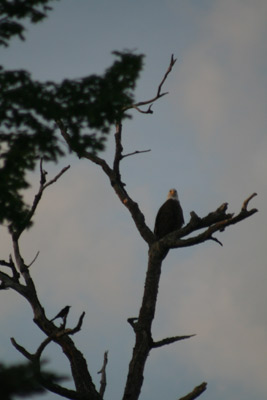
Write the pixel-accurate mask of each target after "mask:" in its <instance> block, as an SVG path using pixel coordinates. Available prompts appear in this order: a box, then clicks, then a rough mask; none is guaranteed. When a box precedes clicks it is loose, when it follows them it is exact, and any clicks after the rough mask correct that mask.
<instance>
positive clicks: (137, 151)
mask: <svg viewBox="0 0 267 400" xmlns="http://www.w3.org/2000/svg"><path fill="white" fill-rule="evenodd" d="M149 151H151V149H148V150H136V151H133V152H132V153H127V154H123V155H122V158H125V157H130V156H134V155H135V154H141V153H148V152H149Z"/></svg>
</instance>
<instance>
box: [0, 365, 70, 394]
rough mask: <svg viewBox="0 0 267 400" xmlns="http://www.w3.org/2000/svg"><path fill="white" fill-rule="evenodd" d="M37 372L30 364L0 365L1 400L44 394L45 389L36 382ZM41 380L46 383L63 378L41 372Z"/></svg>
mask: <svg viewBox="0 0 267 400" xmlns="http://www.w3.org/2000/svg"><path fill="white" fill-rule="evenodd" d="M38 376H39V372H38V369H37V368H34V367H33V365H32V363H23V364H16V365H12V366H8V367H7V366H5V365H4V364H2V363H0V393H1V399H2V400H12V399H13V398H15V396H19V397H26V398H29V397H30V396H31V395H34V394H36V393H39V394H40V393H44V392H45V389H44V388H43V387H42V386H41V384H40V383H39V380H38ZM42 379H43V380H45V381H46V382H53V383H55V382H59V381H61V380H62V379H66V378H64V377H59V376H58V375H56V374H54V373H51V372H43V373H42Z"/></svg>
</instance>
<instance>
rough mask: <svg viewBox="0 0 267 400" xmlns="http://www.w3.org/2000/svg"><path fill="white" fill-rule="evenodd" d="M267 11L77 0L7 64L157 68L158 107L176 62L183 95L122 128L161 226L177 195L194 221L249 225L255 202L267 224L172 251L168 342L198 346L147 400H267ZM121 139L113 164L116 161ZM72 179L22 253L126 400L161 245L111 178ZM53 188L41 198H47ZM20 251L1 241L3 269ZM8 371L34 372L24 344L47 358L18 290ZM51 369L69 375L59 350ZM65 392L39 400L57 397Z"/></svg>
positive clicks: (171, 363) (5, 355)
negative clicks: (151, 247) (132, 60)
mask: <svg viewBox="0 0 267 400" xmlns="http://www.w3.org/2000/svg"><path fill="white" fill-rule="evenodd" d="M266 12H267V3H266V1H265V0H213V1H211V0H210V1H208V0H206V1H205V0H204V1H196V0H183V1H173V0H169V1H162V0H161V1H159V0H154V1H130V0H124V1H123V0H117V1H116V0H113V1H107V0H106V1H101V0H98V1H96V0H95V1H81V0H76V1H71V0H65V1H60V2H59V3H55V7H54V11H52V12H51V13H50V16H49V18H48V19H47V20H45V21H44V22H43V23H41V24H39V25H37V26H33V27H30V28H29V30H28V35H27V40H26V42H19V41H17V40H14V41H13V45H12V46H11V47H10V48H9V49H7V50H6V49H3V50H1V52H0V57H1V61H2V63H3V64H4V66H6V67H8V68H12V69H19V68H25V69H27V70H29V71H30V72H32V74H33V76H34V78H36V79H40V80H51V79H53V80H55V81H61V80H62V79H64V78H74V77H75V78H76V77H77V78H78V77H82V76H85V75H88V74H91V73H102V72H103V71H104V70H105V69H106V68H107V67H109V66H110V65H111V63H112V60H113V56H112V55H111V52H112V51H113V50H124V49H130V50H134V49H135V50H136V52H138V53H143V54H145V55H146V58H145V65H144V69H143V71H142V74H141V78H140V80H139V82H138V87H137V90H136V100H138V101H141V100H146V99H149V98H151V97H153V96H154V95H155V92H156V90H157V85H158V84H159V82H160V81H161V79H162V77H163V75H164V73H165V71H166V68H167V66H168V64H169V60H170V57H171V54H172V53H173V54H174V55H175V57H176V58H177V62H176V64H175V67H174V69H173V71H172V73H171V75H170V76H169V78H168V81H167V82H166V85H165V89H164V90H166V91H169V95H168V96H165V97H164V98H162V99H160V100H159V101H158V102H157V103H155V104H154V106H153V110H154V114H153V115H143V114H139V113H133V119H132V120H130V121H127V122H125V124H124V127H123V135H124V136H123V144H124V148H125V152H126V153H128V152H132V151H135V150H145V149H151V152H150V153H144V154H141V155H136V156H133V157H129V158H126V159H125V160H124V161H123V163H122V180H123V181H124V182H126V183H127V190H128V192H129V194H130V196H131V197H132V198H133V200H135V201H137V202H138V203H139V206H140V208H141V210H142V211H143V213H144V215H145V218H146V221H147V223H148V225H149V226H150V227H151V229H153V224H154V219H155V215H156V213H157V210H158V208H159V207H160V205H161V204H162V203H163V202H164V201H165V198H166V195H167V192H168V190H169V189H170V188H172V187H175V188H177V190H178V193H179V197H180V201H181V205H182V207H183V210H184V215H185V220H186V222H187V221H188V220H189V214H190V211H192V210H194V211H195V212H196V213H197V214H198V215H199V216H201V217H202V216H205V215H206V214H207V213H209V212H211V211H214V210H215V209H216V208H217V207H218V206H219V205H221V204H222V203H224V202H228V203H229V212H234V213H238V212H239V210H240V208H241V205H242V203H243V201H244V200H245V199H246V198H247V197H248V196H249V195H250V194H252V193H253V192H257V193H258V196H257V197H256V198H254V199H253V200H252V202H251V203H250V206H249V207H250V208H254V207H256V208H258V209H259V213H257V214H255V215H254V216H252V217H251V218H249V219H247V220H245V221H242V222H241V223H240V224H237V225H235V226H232V227H229V228H228V229H227V230H226V231H225V232H223V233H220V234H219V235H218V236H217V237H218V239H219V240H220V241H222V242H223V247H220V246H219V245H218V244H216V243H215V242H210V243H205V244H202V245H199V246H197V247H192V248H190V249H180V250H179V249H178V250H172V251H171V252H170V253H169V255H168V257H167V258H166V260H165V263H164V266H163V272H162V280H161V285H160V290H159V298H158V305H157V312H156V318H155V322H154V325H153V336H154V338H155V340H159V339H162V338H164V337H167V336H175V335H185V334H197V336H196V337H194V338H192V339H190V340H187V341H183V342H178V343H177V344H173V345H170V346H168V347H164V348H161V349H155V350H153V351H152V352H151V355H150V357H149V359H148V363H147V365H146V369H145V383H144V386H143V389H142V393H141V397H140V399H141V400H151V399H153V400H162V399H166V400H167V399H170V400H177V399H178V398H180V397H182V396H183V395H185V394H187V393H188V392H190V391H191V390H192V389H193V388H194V387H195V386H196V385H198V384H200V383H201V382H203V381H207V382H208V389H207V391H206V392H205V394H203V395H202V396H201V397H200V398H201V399H202V398H203V400H204V399H205V400H213V399H216V400H226V399H233V400H241V399H242V400H251V399H252V398H253V399H263V398H267V386H266V379H267V317H266V304H267V290H266V286H267V268H266V267H267V262H266V244H267V243H266V237H267V228H266V226H267V213H266V197H267V183H266V177H267V157H266V152H267V135H266V125H267V124H266V116H265V115H266V70H267V69H266ZM112 152H113V134H111V136H110V140H109V142H108V148H107V149H106V151H105V152H104V153H103V154H102V156H103V157H105V158H106V159H107V160H108V161H109V162H110V161H111V160H112V154H113V153H112ZM69 163H70V164H71V169H70V170H69V171H68V172H67V173H66V174H65V175H64V176H63V177H62V178H61V180H60V181H58V183H57V184H56V185H53V187H50V188H49V189H48V190H47V191H46V192H45V195H44V198H43V200H42V202H41V204H40V206H39V208H38V210H37V213H36V216H35V225H34V227H33V228H32V229H31V230H30V231H28V232H26V233H25V234H24V236H23V237H22V240H21V250H22V252H23V256H24V258H25V260H26V261H27V262H30V261H31V260H32V259H33V258H34V256H35V254H36V252H37V251H40V255H39V257H38V259H37V260H36V262H35V263H34V264H33V265H32V267H31V270H32V276H33V278H34V280H35V283H36V286H37V289H38V291H39V297H40V300H41V302H42V304H43V305H44V307H45V309H46V313H47V316H49V317H50V316H51V318H52V317H53V316H54V315H55V314H56V313H57V312H58V311H59V310H60V309H61V308H63V307H64V306H65V305H67V304H70V305H72V308H71V311H70V316H69V319H68V322H69V324H70V326H73V325H75V324H76V323H77V320H78V318H79V316H80V314H81V313H82V311H85V312H86V317H85V320H84V324H83V329H82V331H81V332H80V333H78V334H76V336H75V338H74V339H75V342H76V344H77V346H78V348H79V349H80V350H81V351H82V352H83V353H84V355H85V357H86V358H87V362H88V366H89V369H90V372H91V374H92V376H93V379H94V382H95V384H96V386H97V387H98V386H99V375H97V371H98V370H99V369H100V367H101V365H102V360H103V354H104V351H105V350H109V364H108V368H107V379H108V384H107V390H106V394H105V399H107V400H115V399H116V400H117V399H120V398H121V397H122V393H123V389H124V384H125V378H126V374H127V368H128V363H129V361H130V357H131V353H132V347H133V345H134V335H133V332H132V328H131V327H130V325H129V324H128V323H127V318H128V317H133V316H137V315H138V311H139V307H140V304H141V297H142V290H143V284H144V279H145V272H146V262H147V247H146V244H145V243H144V242H143V240H142V238H141V237H140V236H139V234H138V232H137V231H136V228H135V226H134V223H133V221H132V220H131V217H130V215H129V213H128V211H127V210H126V209H125V208H124V207H123V206H122V205H121V204H120V202H119V200H118V199H117V197H116V196H115V195H114V193H113V191H112V188H111V186H110V185H109V183H108V180H107V178H106V177H105V176H104V175H103V173H102V170H100V169H99V168H97V167H96V166H95V165H92V164H90V163H89V162H88V161H79V160H77V159H76V158H74V157H69V158H67V159H65V160H64V161H62V162H61V163H60V165H58V166H53V165H47V167H46V169H47V170H48V172H49V177H51V178H52V177H53V176H54V174H56V173H57V172H58V171H59V170H60V169H61V167H63V166H65V165H67V164H69ZM38 181H39V177H38V175H36V176H34V177H33V187H32V189H31V191H30V193H28V194H27V198H28V199H29V201H31V199H32V198H33V196H34V193H35V192H36V190H37V189H38ZM10 251H11V244H10V241H9V238H8V235H7V234H6V231H5V229H3V228H1V230H0V258H1V259H4V258H8V256H9V253H10ZM0 296H1V305H2V307H1V315H0V324H1V331H0V359H1V361H5V362H16V361H24V359H23V357H22V356H21V355H20V354H19V353H18V352H17V351H16V350H15V349H14V348H13V347H12V345H11V343H10V340H9V338H10V337H12V336H14V337H15V338H16V340H17V341H18V343H20V344H21V345H23V346H25V347H26V348H27V349H28V350H29V351H31V352H34V351H35V350H36V348H37V347H38V345H39V344H40V342H41V341H42V340H43V339H44V337H43V335H42V333H41V332H39V330H38V329H37V328H36V327H35V325H34V324H33V322H32V312H31V309H30V307H29V305H28V304H27V303H26V301H24V300H22V299H21V298H20V297H19V296H18V295H16V294H15V293H12V292H11V291H3V292H2V293H0ZM45 356H46V358H47V360H48V361H49V363H48V364H47V365H48V367H50V368H51V369H54V370H56V371H58V372H62V373H63V374H66V373H67V374H68V373H69V369H68V365H67V363H66V361H65V359H64V357H63V355H62V354H61V351H60V350H59V349H58V348H57V347H56V346H55V345H51V346H50V347H48V349H47V352H46V353H45ZM58 398H59V397H58V396H56V395H53V394H47V395H45V396H35V397H34V399H37V400H38V399H43V400H55V399H58Z"/></svg>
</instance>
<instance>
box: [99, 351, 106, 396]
mask: <svg viewBox="0 0 267 400" xmlns="http://www.w3.org/2000/svg"><path fill="white" fill-rule="evenodd" d="M107 363H108V350H107V351H105V353H104V362H103V366H102V368H101V370H100V371H98V374H101V380H100V389H99V394H100V396H101V397H104V393H105V390H106V386H107V374H106V368H107Z"/></svg>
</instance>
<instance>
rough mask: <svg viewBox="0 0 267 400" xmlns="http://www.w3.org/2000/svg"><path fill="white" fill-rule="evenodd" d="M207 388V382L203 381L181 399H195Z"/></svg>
mask: <svg viewBox="0 0 267 400" xmlns="http://www.w3.org/2000/svg"><path fill="white" fill-rule="evenodd" d="M206 389H207V382H203V383H201V384H200V385H199V386H196V387H195V389H194V390H193V391H192V392H191V393H188V394H187V395H186V396H184V397H181V398H180V399H179V400H194V399H196V398H197V397H199V396H200V395H201V394H202V393H203V392H205V390H206Z"/></svg>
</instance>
